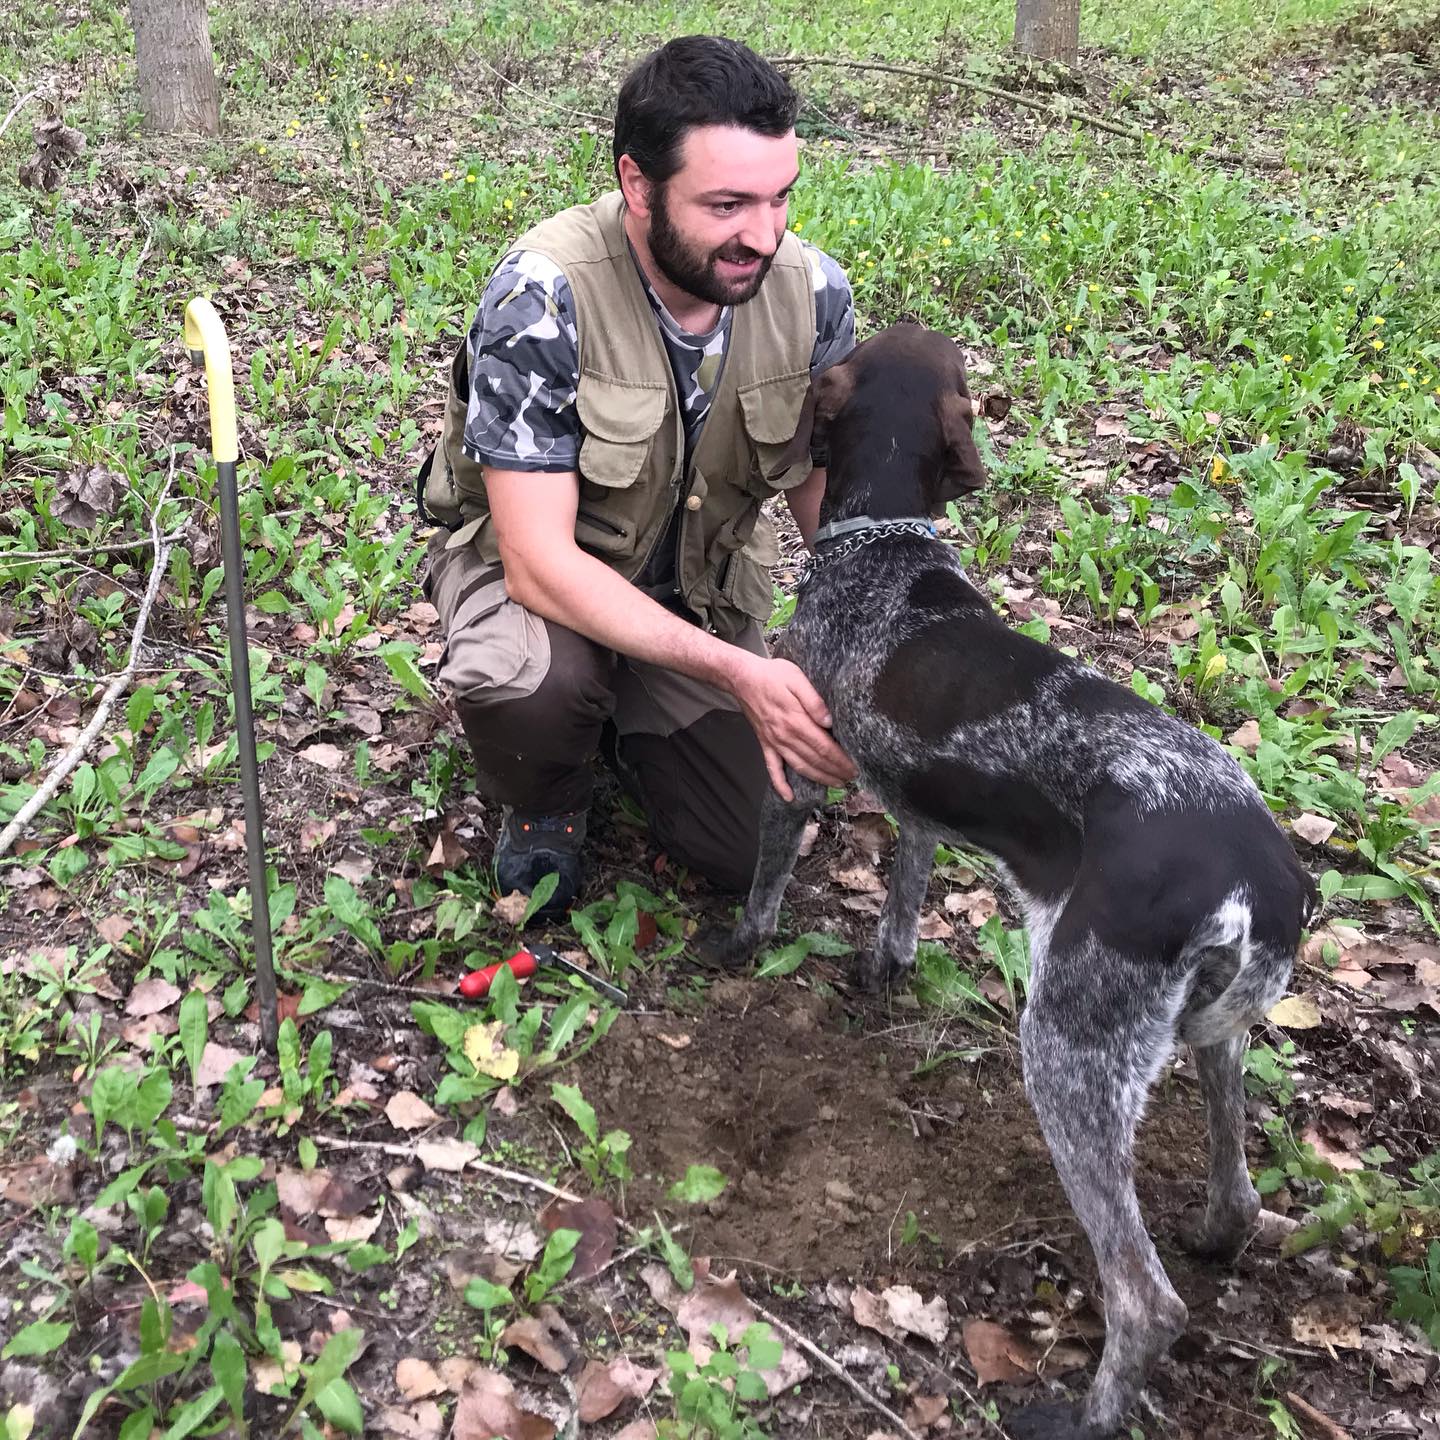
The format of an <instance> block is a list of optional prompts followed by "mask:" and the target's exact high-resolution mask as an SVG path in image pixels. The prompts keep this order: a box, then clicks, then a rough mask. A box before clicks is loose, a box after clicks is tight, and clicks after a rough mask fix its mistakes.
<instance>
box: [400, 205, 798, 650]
mask: <svg viewBox="0 0 1440 1440" xmlns="http://www.w3.org/2000/svg"><path fill="white" fill-rule="evenodd" d="M624 216H625V206H624V201H623V199H622V197H621V195H620V192H619V191H612V192H611V193H610V194H608V195H605V196H603V197H602V198H601V199H599V200H597V201H596V202H595V203H594V204H591V205H577V206H575V207H573V208H572V209H569V210H565V211H562V212H561V213H560V214H559V215H557V216H555V217H554V218H553V219H551V220H546V221H544V222H543V223H541V224H540V225H537V226H536V227H535V228H534V229H533V230H530V231H528V232H527V233H526V234H524V235H522V236H521V237H520V239H519V240H517V241H516V242H515V246H514V247H513V248H515V249H523V250H533V251H537V252H539V253H540V254H543V255H546V256H548V257H549V258H550V259H551V260H553V261H554V262H555V264H556V265H558V266H559V267H560V269H561V270H562V271H563V272H564V274H565V278H566V280H567V281H568V282H569V285H570V291H571V294H572V296H573V297H574V302H575V317H576V329H577V332H578V335H579V350H580V357H579V358H580V383H579V385H578V387H577V390H576V396H575V408H576V411H577V413H578V415H579V419H580V424H581V427H582V430H583V436H584V438H583V440H582V442H581V446H580V461H579V467H578V468H579V471H580V509H579V514H578V515H577V517H576V521H575V542H576V544H577V545H579V546H580V547H581V549H583V550H586V551H588V552H589V553H590V554H592V555H595V556H597V557H598V558H599V559H601V560H603V561H605V563H606V564H608V565H610V566H611V567H612V568H613V569H615V570H617V571H618V572H619V573H620V574H621V575H623V576H624V577H625V578H626V579H627V580H633V579H634V578H635V577H636V576H637V575H639V574H640V573H641V571H642V570H643V569H644V567H645V565H646V563H647V561H648V560H649V559H650V555H651V552H652V551H653V550H654V548H655V546H656V545H658V544H659V543H660V542H661V540H662V539H663V538H664V535H665V531H666V528H667V525H668V522H669V519H670V516H671V514H672V513H673V512H674V510H675V507H676V505H677V504H681V503H683V507H684V508H683V509H682V511H681V519H680V527H679V541H678V547H677V554H676V576H677V581H678V584H679V587H680V592H681V595H682V596H683V598H684V601H685V604H686V606H687V607H688V609H689V610H691V611H692V612H693V613H694V614H695V616H696V617H697V618H698V619H699V620H700V621H701V623H702V624H705V625H707V626H709V627H710V628H711V629H713V630H714V631H715V633H716V634H717V635H720V636H722V637H723V638H726V639H733V638H734V637H735V636H736V635H737V634H738V633H739V632H740V631H741V630H742V629H743V628H744V626H745V625H746V623H747V622H748V621H749V620H751V619H755V620H765V619H766V618H768V617H769V615H770V612H771V606H772V591H771V585H770V575H769V567H770V566H771V565H773V564H774V563H775V562H776V560H777V559H778V558H779V554H778V547H777V545H776V541H775V533H774V530H773V529H772V528H771V525H770V522H769V520H768V519H767V518H766V517H764V516H762V515H761V513H760V506H761V504H762V502H763V501H765V500H766V499H768V498H769V497H770V496H772V495H774V494H775V493H777V492H778V491H780V490H785V489H788V488H789V487H790V486H792V485H797V484H799V483H800V482H801V481H802V480H803V479H804V478H805V476H806V475H807V474H808V473H809V470H810V456H809V426H808V420H809V412H808V410H807V408H806V405H805V399H806V396H807V394H808V392H809V387H810V359H811V355H812V353H813V351H814V346H815V292H814V289H813V288H812V285H811V279H810V269H809V266H808V265H807V263H806V260H805V256H804V253H803V251H802V250H801V247H800V243H799V241H798V240H796V238H795V237H794V236H793V235H791V234H789V233H788V232H787V233H786V235H785V237H784V239H783V240H782V241H781V243H780V248H779V250H778V251H777V252H776V255H775V259H774V263H773V264H772V265H771V268H770V273H769V274H768V275H767V276H766V278H765V282H764V284H763V285H762V286H761V287H760V293H759V294H758V295H756V297H755V298H754V299H753V300H751V301H749V302H748V303H747V304H744V305H738V306H736V307H735V312H734V315H733V317H732V319H731V329H730V342H729V346H728V349H727V351H726V355H725V363H724V368H723V370H722V373H721V376H720V383H719V387H718V389H717V390H716V392H715V395H714V398H713V400H712V402H711V406H710V411H709V414H708V415H707V417H706V419H705V422H704V425H703V427H702V430H701V433H700V436H699V438H698V440H697V442H696V445H695V449H694V453H693V455H692V458H691V463H690V468H689V473H688V474H682V469H683V467H684V456H685V435H684V428H683V422H682V418H681V412H680V405H679V401H678V399H677V396H676V393H675V380H674V375H673V373H672V371H671V369H670V360H669V357H668V355H667V354H666V351H665V345H664V342H663V340H662V339H661V337H660V327H659V323H658V321H657V320H656V318H655V312H654V310H653V309H652V308H651V305H650V301H649V299H648V298H647V297H646V294H645V289H644V286H643V285H642V283H641V280H640V276H639V273H638V271H637V270H636V266H635V261H634V258H633V257H632V255H631V251H630V247H629V245H628V243H627V241H626V237H625V226H624ZM468 370H469V362H468V354H467V350H466V345H465V343H464V342H463V341H462V342H461V344H460V347H459V349H458V350H457V352H456V355H455V359H454V361H453V363H452V364H451V367H450V385H449V394H448V397H447V403H446V408H445V427H444V433H443V436H442V439H441V443H440V445H439V447H438V448H437V450H436V453H435V455H434V457H433V460H432V462H431V463H429V466H428V474H424V475H423V486H424V490H423V494H424V501H425V508H426V509H427V510H428V511H429V512H430V514H432V515H433V516H435V517H436V518H437V519H439V520H442V521H444V522H445V523H446V524H448V525H452V526H458V528H457V529H456V531H455V534H454V535H452V536H451V537H450V540H449V542H448V543H449V545H451V546H456V545H466V544H474V545H476V546H478V547H479V550H480V554H481V556H482V557H483V558H484V559H485V560H486V561H487V562H490V563H492V564H494V563H497V562H498V561H499V559H500V551H499V546H498V545H497V543H496V537H495V529H494V526H493V524H492V523H491V520H490V507H489V504H488V502H487V500H486V496H485V484H484V480H483V478H482V474H481V467H480V465H479V464H478V462H476V461H474V460H472V459H470V458H469V457H468V456H466V455H465V453H464V451H463V449H462V446H461V440H462V437H463V435H464V430H465V415H466V410H467V407H468V403H469V395H470V384H469V379H470V377H469V373H468ZM802 417H803V419H804V420H805V421H806V422H807V423H806V424H805V433H803V434H801V433H798V432H799V431H800V430H801V423H802Z"/></svg>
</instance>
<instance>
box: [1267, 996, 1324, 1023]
mask: <svg viewBox="0 0 1440 1440" xmlns="http://www.w3.org/2000/svg"><path fill="white" fill-rule="evenodd" d="M1265 1018H1266V1019H1267V1020H1268V1021H1270V1023H1271V1024H1272V1025H1279V1026H1280V1027H1281V1028H1282V1029H1284V1030H1314V1029H1315V1028H1316V1027H1317V1026H1318V1025H1319V1024H1320V1006H1319V1005H1318V1004H1317V1003H1316V1000H1315V997H1314V996H1313V995H1287V996H1286V997H1285V998H1284V999H1283V1000H1279V1001H1277V1002H1276V1003H1275V1004H1274V1005H1272V1006H1271V1007H1270V1009H1269V1010H1268V1011H1266V1013H1265Z"/></svg>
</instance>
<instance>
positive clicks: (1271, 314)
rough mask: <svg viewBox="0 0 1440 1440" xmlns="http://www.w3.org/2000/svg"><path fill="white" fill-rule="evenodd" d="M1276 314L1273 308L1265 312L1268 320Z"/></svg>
mask: <svg viewBox="0 0 1440 1440" xmlns="http://www.w3.org/2000/svg"><path fill="white" fill-rule="evenodd" d="M1274 314H1275V312H1274V311H1273V310H1267V311H1266V312H1265V318H1266V319H1267V320H1269V319H1270V318H1271V316H1273V315H1274Z"/></svg>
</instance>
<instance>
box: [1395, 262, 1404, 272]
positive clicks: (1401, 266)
mask: <svg viewBox="0 0 1440 1440" xmlns="http://www.w3.org/2000/svg"><path fill="white" fill-rule="evenodd" d="M1395 268H1396V269H1397V270H1403V269H1404V268H1405V262H1404V261H1403V260H1397V261H1396V262H1395Z"/></svg>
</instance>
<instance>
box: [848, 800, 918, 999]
mask: <svg viewBox="0 0 1440 1440" xmlns="http://www.w3.org/2000/svg"><path fill="white" fill-rule="evenodd" d="M935 841H936V836H935V834H934V832H933V831H931V830H927V829H926V828H925V827H924V826H922V825H917V824H916V823H915V822H914V821H913V820H907V821H906V822H905V823H904V824H902V825H901V826H900V839H899V841H898V842H897V843H896V846H895V862H894V864H893V865H891V867H890V893H889V894H888V895H887V896H886V897H885V908H884V909H883V910H882V911H881V912H880V924H879V925H878V926H877V927H876V931H875V948H874V949H873V950H869V951H864V950H862V951H861V952H860V954H859V955H858V956H857V957H856V964H855V970H856V976H857V978H858V979H859V981H860V984H861V985H863V986H864V988H865V989H867V990H879V989H881V988H882V987H884V986H885V985H890V984H894V983H895V982H896V981H897V980H900V979H901V978H903V977H904V976H905V975H906V974H908V973H909V971H910V970H911V969H912V968H913V967H914V964H915V946H916V945H917V944H918V943H919V939H920V907H921V906H922V905H924V903H925V891H926V889H927V888H928V887H929V884H930V871H931V870H932V869H933V868H934V865H935Z"/></svg>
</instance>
